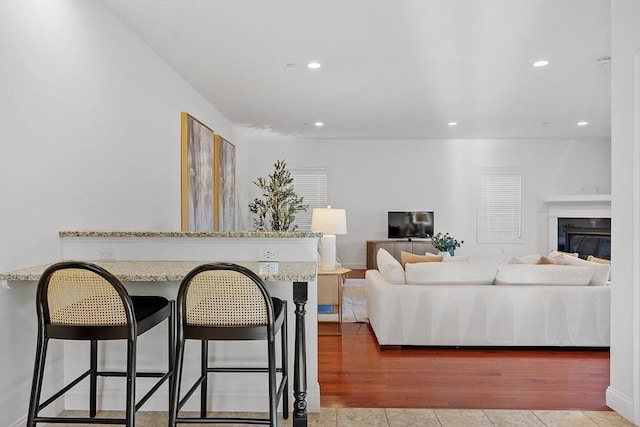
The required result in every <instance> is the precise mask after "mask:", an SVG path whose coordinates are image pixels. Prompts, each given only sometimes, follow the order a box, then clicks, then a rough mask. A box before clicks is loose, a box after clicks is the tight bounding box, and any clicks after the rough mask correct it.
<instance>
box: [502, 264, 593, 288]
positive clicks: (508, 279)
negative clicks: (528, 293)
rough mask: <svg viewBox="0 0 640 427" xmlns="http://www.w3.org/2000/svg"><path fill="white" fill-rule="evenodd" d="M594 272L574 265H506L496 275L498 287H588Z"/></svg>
mask: <svg viewBox="0 0 640 427" xmlns="http://www.w3.org/2000/svg"><path fill="white" fill-rule="evenodd" d="M592 275H593V271H592V270H591V269H590V268H589V267H579V266H573V265H555V264H549V265H537V264H504V265H501V266H500V268H499V270H498V274H497V275H496V281H495V284H496V285H561V286H562V285H564V286H587V285H589V281H590V280H591V276H592Z"/></svg>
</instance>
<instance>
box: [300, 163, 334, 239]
mask: <svg viewBox="0 0 640 427" xmlns="http://www.w3.org/2000/svg"><path fill="white" fill-rule="evenodd" d="M291 177H292V178H293V188H294V190H295V192H296V194H297V195H298V196H301V197H302V199H303V200H302V203H304V204H305V205H309V207H308V208H307V211H306V212H298V213H297V214H296V220H295V221H294V225H297V226H298V230H300V231H308V230H311V215H312V213H313V208H326V207H327V205H328V204H329V169H327V168H314V169H292V170H291Z"/></svg>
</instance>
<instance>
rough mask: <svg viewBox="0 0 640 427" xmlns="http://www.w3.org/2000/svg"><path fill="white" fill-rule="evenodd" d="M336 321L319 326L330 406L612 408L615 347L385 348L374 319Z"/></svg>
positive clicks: (325, 403)
mask: <svg viewBox="0 0 640 427" xmlns="http://www.w3.org/2000/svg"><path fill="white" fill-rule="evenodd" d="M336 326H337V324H329V323H325V324H322V323H320V324H319V326H318V328H319V333H320V334H322V333H328V335H320V336H319V337H318V348H319V350H318V370H319V381H320V389H321V406H322V407H323V408H324V407H357V408H456V409H567V410H592V411H593V410H608V408H607V406H606V405H605V390H606V388H607V386H608V384H609V351H608V350H591V349H579V350H575V349H530V348H527V349H518V348H515V349H514V348H509V349H500V348H492V349H479V348H473V349H468V348H429V347H421V348H402V349H395V350H380V349H379V348H378V344H377V342H376V339H375V336H374V335H373V331H372V330H371V329H370V327H369V324H367V323H344V324H342V325H341V326H342V335H335V334H332V333H335V332H336V331H335V329H336Z"/></svg>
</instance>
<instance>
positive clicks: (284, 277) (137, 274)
mask: <svg viewBox="0 0 640 427" xmlns="http://www.w3.org/2000/svg"><path fill="white" fill-rule="evenodd" d="M89 262H92V263H94V264H97V265H99V266H101V267H103V268H105V269H107V270H108V271H110V272H111V273H113V274H114V275H115V276H116V277H117V278H118V279H119V280H121V281H123V282H179V281H181V280H182V278H183V277H184V276H185V275H186V274H187V273H188V272H189V271H190V270H191V269H193V268H194V267H196V266H198V265H200V264H204V262H202V261H89ZM236 264H239V265H242V266H244V267H247V268H249V269H250V270H252V271H253V272H255V273H257V274H258V276H260V278H262V280H265V281H282V282H309V281H313V280H315V279H316V268H317V264H316V263H315V262H278V263H269V264H277V265H278V271H277V272H276V273H260V264H263V263H258V262H257V261H248V262H242V261H239V262H236ZM49 265H51V264H43V265H38V266H34V267H27V268H23V269H20V270H14V271H10V272H7V273H0V280H8V281H37V280H39V279H40V276H41V275H42V273H43V272H44V270H45V269H46V268H47V267H48V266H49Z"/></svg>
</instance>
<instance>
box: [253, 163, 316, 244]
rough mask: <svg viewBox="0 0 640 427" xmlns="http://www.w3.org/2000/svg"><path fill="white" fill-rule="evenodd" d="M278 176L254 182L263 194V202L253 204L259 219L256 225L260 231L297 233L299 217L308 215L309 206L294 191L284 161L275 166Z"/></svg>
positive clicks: (255, 219)
mask: <svg viewBox="0 0 640 427" xmlns="http://www.w3.org/2000/svg"><path fill="white" fill-rule="evenodd" d="M273 166H274V168H275V170H274V172H273V173H272V174H271V175H269V176H268V177H267V178H258V179H257V180H256V181H253V183H254V184H255V185H257V186H258V188H260V190H262V199H258V198H256V199H254V200H253V202H251V203H249V210H250V211H251V213H253V214H254V215H256V217H255V218H254V219H253V225H254V226H255V228H256V230H273V231H288V230H290V231H293V230H295V229H296V228H298V226H297V225H293V222H294V221H295V219H296V213H297V212H302V211H306V210H307V208H308V207H309V205H305V204H303V203H302V202H303V200H302V197H300V196H298V195H297V194H296V192H295V191H294V188H293V178H292V177H291V173H290V172H289V171H288V170H287V164H286V162H285V161H284V160H278V161H276V162H275V163H274V165H273Z"/></svg>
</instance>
